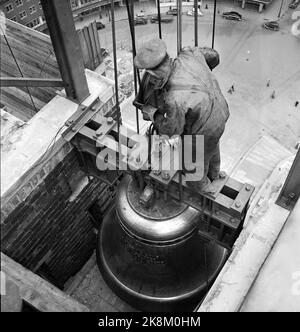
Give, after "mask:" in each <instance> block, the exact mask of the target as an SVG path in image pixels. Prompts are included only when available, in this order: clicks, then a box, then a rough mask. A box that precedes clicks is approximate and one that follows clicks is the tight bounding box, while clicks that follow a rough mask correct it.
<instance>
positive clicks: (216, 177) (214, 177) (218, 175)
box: [207, 171, 227, 181]
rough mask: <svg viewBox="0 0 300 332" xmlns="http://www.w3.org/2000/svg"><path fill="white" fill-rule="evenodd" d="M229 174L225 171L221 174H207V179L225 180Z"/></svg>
mask: <svg viewBox="0 0 300 332" xmlns="http://www.w3.org/2000/svg"><path fill="white" fill-rule="evenodd" d="M226 176H227V174H226V172H224V171H219V172H217V171H216V172H211V173H208V174H207V177H208V178H209V179H210V181H214V180H218V179H224V178H226Z"/></svg>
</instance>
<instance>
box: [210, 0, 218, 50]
mask: <svg viewBox="0 0 300 332" xmlns="http://www.w3.org/2000/svg"><path fill="white" fill-rule="evenodd" d="M216 11H217V0H214V18H213V33H212V41H211V48H214V46H215V30H216Z"/></svg>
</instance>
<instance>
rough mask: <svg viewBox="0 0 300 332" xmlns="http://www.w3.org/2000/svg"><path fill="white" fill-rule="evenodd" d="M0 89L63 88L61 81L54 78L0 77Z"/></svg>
mask: <svg viewBox="0 0 300 332" xmlns="http://www.w3.org/2000/svg"><path fill="white" fill-rule="evenodd" d="M0 86H1V87H11V86H14V87H39V88H40V87H57V86H62V87H63V86H64V82H63V81H62V80H61V79H56V78H27V77H0Z"/></svg>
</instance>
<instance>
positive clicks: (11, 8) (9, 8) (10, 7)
mask: <svg viewBox="0 0 300 332" xmlns="http://www.w3.org/2000/svg"><path fill="white" fill-rule="evenodd" d="M5 9H6V12H7V13H9V12H11V11H12V10H13V9H14V8H13V6H12V4H11V3H9V4H8V5H6V6H5Z"/></svg>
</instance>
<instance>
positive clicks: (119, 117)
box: [110, 0, 121, 162]
mask: <svg viewBox="0 0 300 332" xmlns="http://www.w3.org/2000/svg"><path fill="white" fill-rule="evenodd" d="M110 4H111V7H110V8H111V31H112V44H113V60H114V79H115V93H116V110H117V126H118V151H119V158H120V156H121V142H120V122H121V114H120V104H119V87H118V68H117V46H116V26H115V4H114V0H111V1H110ZM119 162H120V160H119Z"/></svg>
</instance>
